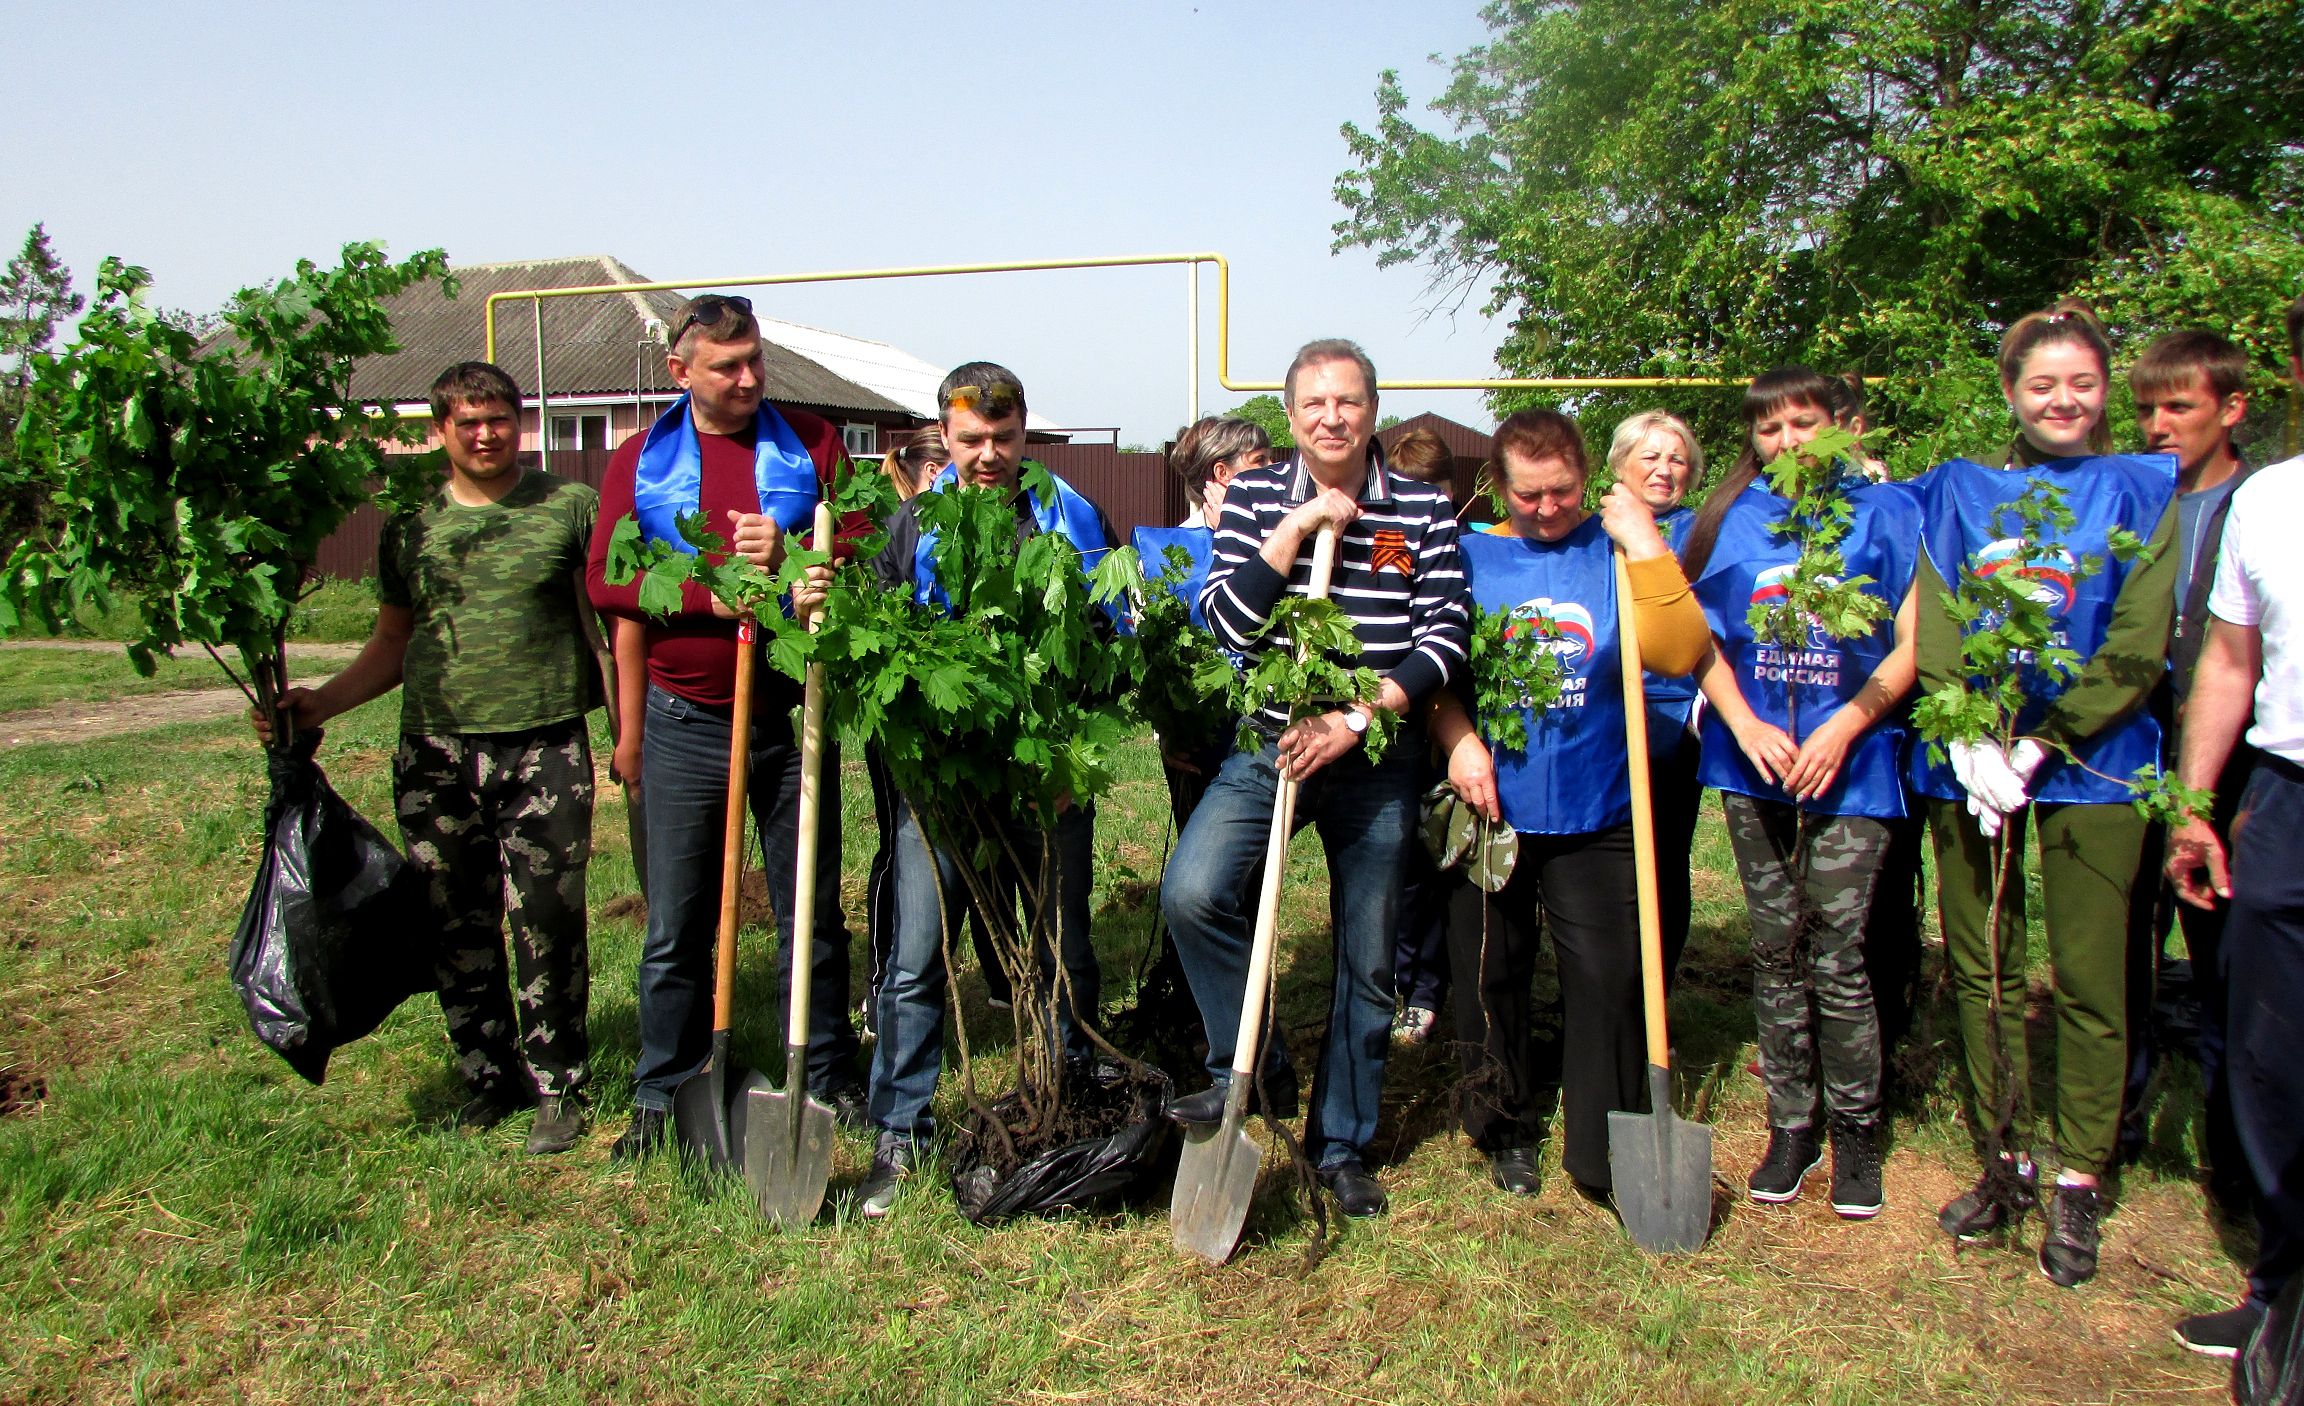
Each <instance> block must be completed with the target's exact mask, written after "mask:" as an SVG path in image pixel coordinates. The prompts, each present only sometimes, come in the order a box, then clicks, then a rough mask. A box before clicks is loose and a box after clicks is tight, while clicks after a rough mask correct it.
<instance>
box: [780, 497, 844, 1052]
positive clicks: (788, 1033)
mask: <svg viewBox="0 0 2304 1406" xmlns="http://www.w3.org/2000/svg"><path fill="white" fill-rule="evenodd" d="M813 545H814V546H815V548H816V550H817V551H820V552H823V551H830V550H831V547H832V505H831V504H829V503H818V504H817V505H816V540H815V542H814V543H813ZM823 616H824V611H823V608H822V607H821V606H819V607H818V608H817V609H816V610H815V611H814V612H813V613H812V614H810V615H809V617H808V633H810V634H814V633H816V626H817V623H818V622H819V621H820V620H822V619H823ZM823 782H824V666H823V665H822V664H819V663H816V662H814V661H810V663H809V665H808V682H807V691H806V693H805V695H804V696H803V698H802V701H801V704H800V816H799V825H800V844H799V853H798V855H797V856H796V857H795V858H794V860H793V870H792V1001H791V1004H790V1006H789V1007H788V1009H787V1013H786V1023H785V1036H784V1043H785V1046H786V1048H788V1049H795V1050H796V1049H800V1048H802V1047H803V1046H805V1045H806V1044H807V1043H808V998H809V995H810V987H811V985H812V984H813V982H814V979H815V975H816V822H817V816H818V814H819V813H820V810H821V808H822V806H823ZM785 1078H786V1082H787V1083H790V1082H791V1076H790V1075H789V1074H787V1075H786V1076H785Z"/></svg>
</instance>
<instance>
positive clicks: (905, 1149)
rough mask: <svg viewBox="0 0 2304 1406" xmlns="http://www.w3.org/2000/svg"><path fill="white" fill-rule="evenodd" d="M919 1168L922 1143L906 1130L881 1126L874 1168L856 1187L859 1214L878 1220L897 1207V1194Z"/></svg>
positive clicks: (873, 1152) (874, 1151)
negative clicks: (906, 1132)
mask: <svg viewBox="0 0 2304 1406" xmlns="http://www.w3.org/2000/svg"><path fill="white" fill-rule="evenodd" d="M919 1167H920V1147H919V1144H917V1143H915V1142H913V1141H912V1139H911V1138H909V1137H907V1136H905V1135H904V1134H903V1133H897V1132H890V1131H889V1130H888V1129H886V1128H882V1129H881V1130H880V1141H879V1143H878V1144H877V1145H876V1146H875V1147H874V1148H873V1149H872V1170H871V1171H869V1172H866V1173H865V1174H864V1183H863V1185H861V1186H859V1187H857V1188H856V1209H857V1211H858V1213H860V1214H861V1215H862V1216H863V1217H864V1218H865V1219H866V1220H878V1219H880V1217H882V1216H884V1215H887V1214H888V1213H889V1212H890V1211H892V1210H894V1209H896V1193H897V1192H898V1191H899V1190H900V1189H902V1187H903V1185H904V1179H905V1178H906V1177H909V1176H911V1175H912V1173H913V1172H915V1171H917V1170H919Z"/></svg>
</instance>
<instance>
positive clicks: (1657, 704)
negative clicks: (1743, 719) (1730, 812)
mask: <svg viewBox="0 0 2304 1406" xmlns="http://www.w3.org/2000/svg"><path fill="white" fill-rule="evenodd" d="M1694 521H1696V514H1695V513H1693V512H1691V511H1689V510H1688V509H1686V508H1674V509H1672V510H1671V511H1669V512H1665V513H1660V514H1658V515H1657V518H1656V528H1657V530H1658V531H1659V532H1662V533H1663V534H1664V545H1666V546H1668V547H1670V548H1671V549H1672V550H1673V551H1674V552H1675V553H1677V552H1678V551H1679V550H1680V544H1681V543H1682V542H1685V541H1687V540H1688V526H1689V524H1690V523H1693V522H1694ZM1640 678H1641V696H1642V697H1643V698H1645V699H1646V700H1647V703H1648V755H1649V756H1651V757H1657V758H1662V757H1669V756H1672V755H1674V754H1675V753H1677V752H1678V751H1679V750H1680V749H1681V748H1682V747H1688V746H1693V745H1695V739H1693V738H1691V737H1690V736H1689V735H1688V717H1689V715H1690V714H1691V713H1693V712H1695V711H1696V676H1695V675H1694V674H1658V673H1653V672H1651V671H1649V670H1646V669H1643V670H1641V672H1640Z"/></svg>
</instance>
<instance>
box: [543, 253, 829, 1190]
mask: <svg viewBox="0 0 2304 1406" xmlns="http://www.w3.org/2000/svg"><path fill="white" fill-rule="evenodd" d="M665 364H666V365H667V366H668V367H669V368H670V370H671V373H672V380H673V383H674V384H675V385H677V386H679V387H680V389H681V391H682V392H683V394H682V395H681V397H680V399H679V400H677V401H675V402H674V403H673V405H672V407H671V408H670V409H669V410H667V411H665V413H664V414H663V415H662V416H661V417H660V418H658V419H657V421H656V423H655V424H654V425H653V426H651V427H650V428H649V430H648V431H647V433H645V434H641V435H634V436H633V437H632V438H630V439H628V440H626V441H624V443H623V444H622V445H620V446H618V447H617V450H616V453H615V455H614V456H613V457H612V458H610V459H609V461H608V472H607V476H606V477H605V478H604V479H603V480H602V481H601V485H600V499H601V513H600V523H599V527H598V529H597V530H596V531H595V532H594V533H593V536H592V553H591V560H590V564H589V567H588V580H589V582H590V585H591V590H592V602H593V604H594V605H596V606H598V607H599V608H600V609H601V610H602V611H604V612H606V613H608V614H611V615H616V616H621V617H623V618H625V619H628V620H631V621H634V622H636V623H637V624H638V625H639V626H640V627H641V629H642V630H643V631H644V638H643V643H644V649H643V653H644V655H645V657H646V662H647V674H648V687H647V698H646V704H645V719H644V723H643V727H642V731H641V736H640V737H639V739H638V748H637V756H635V757H633V758H632V761H633V764H634V765H635V766H636V767H637V770H638V772H639V781H640V801H641V807H642V809H643V811H644V813H645V816H646V827H647V834H648V876H647V893H648V934H647V938H646V940H645V942H644V944H643V946H642V948H641V952H640V1058H639V1061H638V1062H637V1064H636V1065H635V1066H634V1068H633V1071H632V1075H633V1085H634V1088H633V1093H632V1123H631V1126H630V1127H628V1128H627V1129H626V1130H625V1132H624V1135H623V1136H622V1137H620V1138H618V1139H617V1141H616V1146H615V1147H614V1149H612V1151H611V1153H610V1155H611V1156H612V1157H614V1158H616V1159H618V1160H630V1159H634V1158H639V1157H644V1156H646V1155H647V1154H649V1153H650V1152H652V1151H654V1150H655V1149H656V1148H657V1146H658V1145H660V1144H661V1143H662V1141H663V1139H664V1136H665V1129H666V1124H667V1121H668V1119H669V1116H670V1113H671V1108H672V1093H673V1090H674V1089H676V1088H678V1087H679V1085H680V1084H681V1082H682V1081H683V1080H685V1079H687V1078H688V1077H689V1076H690V1075H693V1074H695V1073H696V1072H697V1071H698V1070H700V1069H702V1068H703V1066H704V1061H705V1057H706V1055H707V1054H708V1053H709V1051H710V1048H711V1034H712V947H713V937H714V934H715V931H716V924H717V921H718V918H719V912H720V872H721V861H722V844H723V840H724V837H725V831H726V806H727V795H728V757H729V750H730V744H731V742H732V739H731V738H730V736H729V726H730V711H729V710H730V708H731V706H732V705H733V703H734V702H735V697H736V651H737V650H738V649H739V648H743V647H745V646H742V645H740V644H739V643H738V640H739V633H738V628H737V621H736V620H735V618H734V615H733V612H731V611H730V610H729V608H728V607H727V606H726V605H724V604H722V603H721V601H720V600H719V598H718V597H716V596H714V595H713V594H712V593H711V592H710V591H708V590H706V589H704V587H702V586H700V585H698V584H697V583H695V582H693V581H691V582H687V583H685V584H684V585H683V586H682V587H681V602H680V609H679V610H678V612H676V613H675V614H673V615H671V616H670V617H668V618H658V617H656V616H652V615H649V614H646V613H645V612H643V611H642V610H641V608H640V584H639V582H638V581H637V580H634V581H632V582H630V583H628V584H626V585H622V586H611V585H609V584H608V581H607V576H606V568H607V562H608V541H609V537H610V535H611V534H612V533H613V532H614V530H615V526H616V524H617V523H618V522H619V521H621V520H622V519H623V518H624V517H625V516H626V515H627V514H630V515H632V516H634V517H635V518H637V519H638V521H639V524H640V530H641V531H642V532H643V533H644V534H645V535H647V536H648V537H649V538H650V539H652V540H656V541H662V542H667V543H670V544H672V545H673V546H674V547H676V548H678V549H679V550H683V551H685V550H689V548H688V547H687V545H686V542H685V541H684V539H682V538H681V536H680V533H679V525H678V524H679V519H680V517H681V516H682V515H683V514H686V513H692V512H697V511H701V512H703V513H704V514H705V515H706V516H707V518H709V519H710V525H711V527H712V529H713V530H714V531H715V532H717V533H718V534H719V535H720V536H721V537H722V538H723V539H724V540H727V541H728V542H729V543H730V544H731V549H732V550H733V551H734V552H735V553H737V554H739V555H741V556H744V557H746V558H748V559H749V560H751V561H752V562H754V563H756V564H757V565H759V566H760V567H762V568H763V569H767V570H773V569H775V568H776V567H777V566H779V565H780V564H781V563H782V562H783V559H784V539H785V534H787V533H791V532H800V533H805V532H806V531H807V528H808V524H809V522H810V520H811V518H812V517H813V515H814V513H815V509H816V504H817V502H818V500H819V498H820V497H821V496H823V495H826V494H829V493H830V491H831V489H832V486H833V485H834V484H835V482H836V481H837V479H838V476H839V474H840V472H841V470H842V469H843V468H844V467H845V466H846V464H847V456H846V454H845V453H844V451H843V450H842V448H841V442H840V432H839V430H837V429H836V428H834V427H833V426H832V425H831V424H830V423H828V422H827V421H825V420H822V419H819V418H818V417H816V416H814V415H810V414H808V413H806V412H805V411H800V410H787V409H784V408H782V407H779V406H775V405H771V404H769V403H768V401H767V400H766V399H765V398H764V396H763V390H764V386H765V382H766V379H767V374H768V367H767V353H766V351H765V350H764V348H763V344H762V342H761V339H760V325H759V323H758V321H756V320H755V319H754V317H753V316H752V304H751V302H750V301H749V300H747V299H744V298H736V297H727V296H724V295H721V294H718V293H708V294H705V295H704V296H702V297H699V298H691V299H689V300H688V301H687V302H686V303H684V304H682V305H681V307H680V310H679V312H678V313H677V314H675V316H674V318H673V327H672V337H671V341H670V344H669V351H668V353H667V355H666V357H665ZM867 526H868V524H866V523H864V522H862V521H861V519H857V520H852V521H848V522H843V523H842V524H841V535H842V537H843V538H847V537H850V536H852V535H854V534H857V533H861V532H862V531H864V530H865V529H866V528H867ZM749 647H751V648H754V649H757V648H759V646H758V644H757V643H755V644H753V645H751V646H749ZM755 678H756V679H757V683H756V684H755V689H756V694H755V697H754V698H753V702H752V739H751V762H752V771H751V781H750V783H749V792H748V796H749V800H750V804H751V807H752V818H753V820H754V822H755V824H756V826H757V828H758V831H759V835H760V847H761V851H762V856H763V866H764V872H765V873H766V875H767V878H768V897H769V903H770V906H771V907H772V908H773V909H774V910H775V913H776V924H777V928H778V930H779V932H781V933H782V935H783V952H784V957H783V959H782V960H779V961H778V962H777V963H776V965H775V968H774V970H775V972H776V978H775V982H774V989H776V990H778V991H781V990H783V989H785V986H786V983H787V982H789V980H790V978H791V963H790V960H789V959H790V954H791V952H792V950H793V948H794V945H795V943H796V941H797V940H799V939H796V937H795V935H794V933H793V931H792V908H793V897H794V892H795V885H794V864H795V862H796V859H797V853H796V848H797V844H798V840H799V830H798V825H799V810H800V744H799V739H798V738H797V736H795V734H794V729H793V726H792V714H793V711H794V709H795V708H796V707H797V706H798V704H799V702H800V686H799V685H798V684H797V683H794V682H793V681H792V680H790V679H788V678H786V677H785V676H784V675H782V674H780V673H778V672H776V671H775V670H773V669H770V668H767V667H765V666H764V665H763V666H760V667H759V668H758V670H757V672H756V674H755ZM619 750H620V753H622V754H627V755H628V754H629V753H630V752H631V750H632V739H631V738H630V737H627V738H626V739H625V741H624V745H623V747H622V748H620V749H619ZM839 775H840V758H839V753H838V751H837V749H836V748H834V747H833V746H831V745H829V744H827V745H826V747H825V755H824V788H825V790H824V796H825V799H824V805H823V810H822V816H821V822H820V824H819V827H818V841H817V844H818V849H817V866H816V892H817V894H818V901H817V905H816V931H815V932H814V933H813V934H810V935H808V938H807V939H806V940H808V941H810V943H811V949H810V951H811V956H810V960H811V961H812V962H813V963H814V967H813V973H814V982H815V986H814V1000H813V1001H812V1003H811V1009H810V1012H809V1030H808V1069H807V1078H808V1088H809V1091H810V1092H812V1093H814V1094H816V1095H817V1096H818V1097H820V1098H822V1099H824V1100H825V1101H826V1102H827V1103H829V1104H831V1105H832V1107H833V1109H834V1111H835V1112H836V1113H838V1114H839V1115H840V1116H841V1117H842V1118H843V1120H845V1121H850V1122H853V1121H854V1120H855V1119H856V1118H857V1117H858V1116H859V1115H860V1114H861V1112H862V1109H863V1103H864V1099H863V1081H862V1079H861V1077H860V1076H859V1075H858V1073H857V1069H856V1052H857V1043H856V1032H855V1027H854V1026H853V1025H852V1024H850V1022H849V1015H848V931H847V928H846V927H845V926H844V925H843V923H842V921H841V916H840V904H839V894H840V802H839V795H838V777H839ZM776 1009H778V1010H782V1009H783V1006H782V1004H781V1000H780V999H779V1002H778V1004H777V1006H776Z"/></svg>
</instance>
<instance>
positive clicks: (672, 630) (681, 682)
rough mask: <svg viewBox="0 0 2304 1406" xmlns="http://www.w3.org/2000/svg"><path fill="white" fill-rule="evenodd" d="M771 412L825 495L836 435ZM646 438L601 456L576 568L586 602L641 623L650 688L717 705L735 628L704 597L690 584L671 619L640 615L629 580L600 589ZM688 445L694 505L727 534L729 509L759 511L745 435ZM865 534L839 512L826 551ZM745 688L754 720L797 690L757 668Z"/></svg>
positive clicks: (826, 425)
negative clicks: (596, 509)
mask: <svg viewBox="0 0 2304 1406" xmlns="http://www.w3.org/2000/svg"><path fill="white" fill-rule="evenodd" d="M777 410H778V412H779V413H780V414H782V415H783V416H784V418H785V419H786V420H787V421H789V422H790V423H791V426H792V429H793V431H794V433H796V434H798V435H799V437H800V442H801V443H802V444H803V445H806V446H807V449H808V457H809V458H810V459H812V460H814V461H815V464H816V477H817V479H818V481H819V482H820V483H821V484H822V486H823V491H824V493H825V495H826V496H827V497H829V496H830V495H831V492H832V489H833V485H834V483H835V482H836V481H837V480H838V477H839V475H840V473H841V471H842V470H843V469H844V468H845V467H846V465H847V462H848V456H847V453H846V451H845V450H844V449H843V448H842V447H841V442H840V431H839V430H838V429H836V428H835V427H834V426H833V425H832V424H831V423H830V422H828V421H826V420H824V419H822V418H820V417H818V416H815V415H811V414H809V413H807V412H806V411H804V410H786V409H784V408H783V407H782V406H778V407H777ZM645 437H646V436H645V435H644V434H636V435H633V436H632V437H631V438H630V439H627V440H625V441H624V442H623V443H622V444H620V445H618V446H617V448H616V453H615V454H614V455H613V456H612V457H610V459H609V460H608V474H607V477H606V478H604V479H603V480H601V483H600V521H599V525H598V526H597V527H595V528H594V529H593V532H592V552H591V559H590V563H589V565H588V566H587V568H586V572H585V580H586V584H587V585H588V586H589V588H590V591H591V595H592V605H593V607H594V608H595V609H597V610H600V611H602V612H604V613H606V614H610V615H622V616H625V617H626V618H628V619H633V620H638V621H640V622H641V623H642V624H643V625H644V626H645V627H646V636H645V638H646V641H647V650H648V681H649V682H650V683H652V684H655V685H656V686H657V687H659V688H661V689H663V690H664V691H665V692H667V693H672V694H677V695H678V696H680V697H682V698H685V699H687V700H689V701H690V702H692V703H702V704H705V705H707V706H710V707H716V708H724V707H727V706H728V705H729V704H730V703H732V702H734V701H735V698H736V622H735V621H733V620H725V619H722V618H721V617H719V616H717V615H715V614H713V613H712V593H711V592H710V591H707V590H705V589H704V588H703V587H702V586H700V585H698V584H696V583H695V582H693V581H689V582H686V583H684V584H683V585H682V586H681V588H680V610H679V613H678V614H676V615H672V616H668V617H665V616H656V615H651V614H648V613H646V612H644V611H642V610H641V609H640V582H639V581H638V580H637V579H634V580H632V581H629V582H627V583H625V584H624V585H621V586H611V585H609V584H608V577H607V566H608V539H609V537H610V536H611V535H612V534H613V533H614V532H615V530H616V524H617V523H618V522H619V521H621V520H623V519H624V518H626V517H629V516H631V514H632V479H633V474H634V472H635V471H636V470H637V469H638V468H639V465H640V445H641V442H642V440H643V439H644V438H645ZM696 440H697V446H698V448H699V449H700V450H701V451H702V452H701V455H700V457H701V458H702V460H703V485H702V492H701V494H700V495H699V496H700V498H701V504H700V505H701V506H702V507H703V509H704V511H705V512H706V514H707V515H708V516H709V517H710V519H711V525H712V530H713V531H714V532H717V533H719V534H720V536H721V538H722V539H723V540H725V539H727V538H728V537H729V536H730V532H731V529H730V527H729V524H728V514H729V513H730V512H732V511H733V512H739V513H756V512H758V511H760V493H759V490H758V488H757V487H755V486H754V484H753V481H752V455H753V437H752V432H751V431H750V430H746V431H745V432H744V433H742V434H740V435H720V434H704V433H701V432H699V433H698V434H697V436H696ZM871 528H872V524H871V520H870V519H868V518H866V517H865V516H864V515H863V514H862V513H850V514H848V515H847V516H846V517H844V518H842V519H841V520H840V522H839V524H838V526H837V527H836V529H835V535H836V537H837V539H838V543H837V545H836V548H835V550H837V551H839V552H840V554H841V555H842V556H847V555H849V554H851V553H853V552H854V550H855V543H856V541H857V539H858V538H861V537H863V536H865V535H867V534H868V533H869V532H870V531H871ZM754 689H755V697H754V699H753V703H752V708H753V713H754V716H769V715H771V714H770V712H769V710H772V709H774V710H784V709H789V708H790V707H791V706H792V705H793V704H794V703H796V702H798V701H799V697H800V685H799V684H797V683H795V682H794V681H792V680H790V679H787V678H785V677H784V676H783V675H782V674H779V673H776V672H775V671H774V670H771V669H762V670H760V671H759V672H758V674H757V682H756V683H755V685H754Z"/></svg>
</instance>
